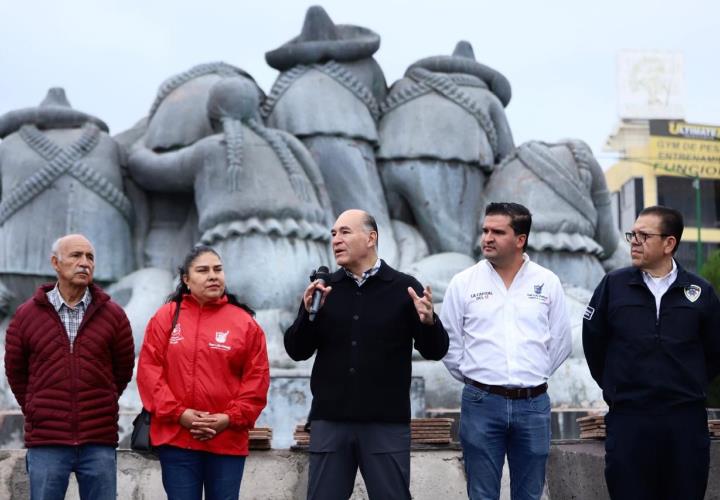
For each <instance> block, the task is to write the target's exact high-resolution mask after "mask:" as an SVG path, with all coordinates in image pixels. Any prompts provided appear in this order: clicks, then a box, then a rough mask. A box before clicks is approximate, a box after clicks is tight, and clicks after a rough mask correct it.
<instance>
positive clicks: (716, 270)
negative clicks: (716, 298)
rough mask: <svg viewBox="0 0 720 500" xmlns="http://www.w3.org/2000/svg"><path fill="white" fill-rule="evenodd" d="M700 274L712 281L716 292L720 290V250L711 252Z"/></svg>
mask: <svg viewBox="0 0 720 500" xmlns="http://www.w3.org/2000/svg"><path fill="white" fill-rule="evenodd" d="M700 274H702V276H703V278H705V279H706V280H708V281H709V282H710V283H712V286H713V287H714V288H715V291H716V292H718V291H720V250H715V251H714V252H713V253H711V254H710V256H709V257H708V259H707V261H705V264H703V267H702V271H700Z"/></svg>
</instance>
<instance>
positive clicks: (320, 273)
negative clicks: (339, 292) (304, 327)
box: [310, 266, 330, 321]
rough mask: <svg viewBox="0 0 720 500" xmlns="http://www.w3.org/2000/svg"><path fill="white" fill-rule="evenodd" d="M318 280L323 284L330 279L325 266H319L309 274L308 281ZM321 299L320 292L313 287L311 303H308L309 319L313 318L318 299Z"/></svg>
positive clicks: (317, 306)
mask: <svg viewBox="0 0 720 500" xmlns="http://www.w3.org/2000/svg"><path fill="white" fill-rule="evenodd" d="M315 280H320V284H322V285H324V284H325V283H327V282H328V281H330V269H328V268H327V267H325V266H320V267H318V268H317V271H313V273H312V274H311V275H310V281H315ZM321 299H322V292H321V291H320V290H319V289H317V288H316V289H315V291H314V292H313V297H312V304H311V305H310V321H314V320H315V316H316V315H317V313H318V311H319V310H320V300H321Z"/></svg>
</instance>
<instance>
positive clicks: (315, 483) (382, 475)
mask: <svg viewBox="0 0 720 500" xmlns="http://www.w3.org/2000/svg"><path fill="white" fill-rule="evenodd" d="M358 466H359V467H360V473H361V474H362V476H363V479H364V480H365V487H366V488H367V492H368V496H369V498H370V500H385V499H387V500H403V499H407V500H410V425H409V424H390V423H357V422H333V421H329V420H313V421H312V428H311V432H310V473H309V477H308V500H340V499H347V498H350V495H352V492H353V486H354V484H355V476H356V475H357V469H358Z"/></svg>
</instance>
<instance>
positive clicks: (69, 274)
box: [5, 235, 134, 500]
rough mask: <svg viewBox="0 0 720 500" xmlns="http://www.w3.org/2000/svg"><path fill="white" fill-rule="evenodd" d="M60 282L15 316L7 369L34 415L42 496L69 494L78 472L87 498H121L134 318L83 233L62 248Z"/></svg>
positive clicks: (57, 257) (28, 415) (37, 486)
mask: <svg viewBox="0 0 720 500" xmlns="http://www.w3.org/2000/svg"><path fill="white" fill-rule="evenodd" d="M51 263H52V266H53V268H54V269H55V271H56V273H57V278H58V281H57V283H56V284H48V285H43V286H41V287H40V288H39V289H38V290H37V292H36V293H35V295H34V296H33V297H32V298H31V299H29V300H28V301H27V302H25V303H24V304H22V305H21V306H20V307H19V308H18V310H17V311H16V313H15V316H14V317H13V319H12V321H11V323H10V326H9V327H8V330H7V336H6V340H5V371H6V374H7V378H8V381H9V383H10V387H11V389H12V391H13V393H14V394H15V398H16V399H17V401H18V403H19V404H20V406H21V408H22V411H23V415H24V416H25V446H26V447H27V448H28V453H27V468H28V473H29V475H30V494H31V496H32V498H33V499H55V498H65V491H66V490H67V485H68V479H69V477H70V473H71V472H73V471H74V472H75V475H76V477H77V480H78V485H79V489H80V497H81V498H82V499H83V500H84V499H92V500H102V499H114V498H115V497H116V489H117V488H116V465H117V461H116V455H115V448H116V447H117V443H118V425H117V420H118V398H119V397H120V394H122V391H123V390H124V389H125V387H126V386H127V384H128V382H129V381H130V378H131V377H132V371H133V363H134V348H133V338H132V332H131V329H130V323H129V322H128V319H127V317H126V316H125V313H124V312H123V310H122V308H121V307H120V306H118V305H117V304H115V303H114V302H112V301H111V300H110V297H109V296H108V295H107V294H106V293H104V292H103V291H102V290H101V289H100V288H99V287H98V286H96V285H94V284H93V282H92V280H93V271H94V269H95V251H94V249H93V246H92V244H91V243H90V242H89V241H88V240H87V239H86V238H85V237H84V236H82V235H68V236H64V237H63V238H60V239H59V240H57V241H56V242H55V244H54V245H53V249H52V256H51Z"/></svg>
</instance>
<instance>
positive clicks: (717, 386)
mask: <svg viewBox="0 0 720 500" xmlns="http://www.w3.org/2000/svg"><path fill="white" fill-rule="evenodd" d="M701 274H702V276H703V278H705V279H706V280H708V281H709V282H710V283H712V286H713V288H715V292H716V293H718V292H720V250H715V251H714V252H713V253H711V254H710V256H709V257H708V260H707V261H706V262H705V265H703V267H702V271H701ZM716 334H717V335H720V332H716ZM707 406H708V408H720V377H717V378H715V380H713V381H712V383H711V384H710V387H709V388H708V399H707Z"/></svg>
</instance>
